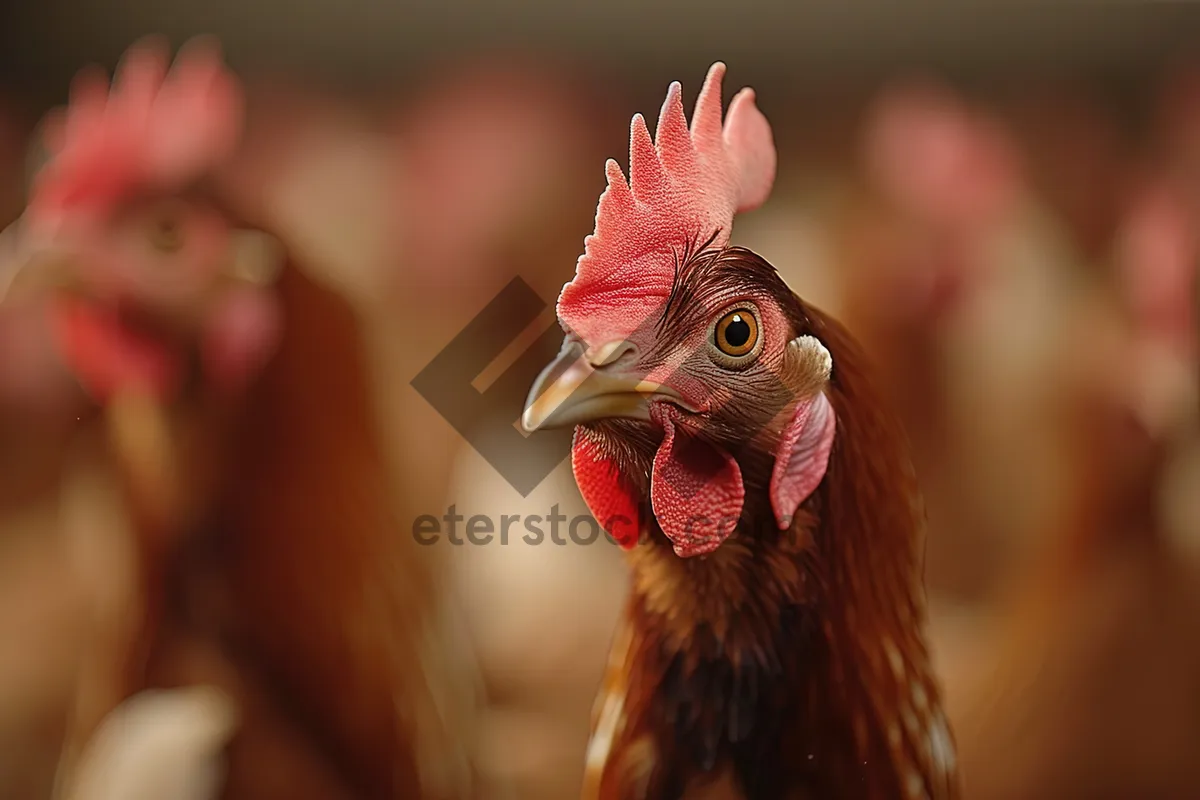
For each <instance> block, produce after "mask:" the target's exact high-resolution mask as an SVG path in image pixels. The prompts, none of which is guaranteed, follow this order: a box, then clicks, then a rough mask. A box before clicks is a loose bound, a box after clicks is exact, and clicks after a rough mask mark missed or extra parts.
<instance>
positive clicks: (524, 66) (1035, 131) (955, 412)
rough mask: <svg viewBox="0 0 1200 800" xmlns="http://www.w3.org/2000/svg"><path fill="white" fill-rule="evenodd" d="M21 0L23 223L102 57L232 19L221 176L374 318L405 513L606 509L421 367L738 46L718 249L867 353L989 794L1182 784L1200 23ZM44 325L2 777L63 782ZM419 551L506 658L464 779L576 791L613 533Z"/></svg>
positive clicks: (14, 58) (974, 762)
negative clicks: (764, 131)
mask: <svg viewBox="0 0 1200 800" xmlns="http://www.w3.org/2000/svg"><path fill="white" fill-rule="evenodd" d="M3 13H4V14H5V15H7V17H8V18H7V19H3V20H0V38H2V39H3V41H2V42H0V218H2V219H3V222H4V224H7V223H8V222H10V221H12V220H13V219H15V218H16V217H17V215H18V214H19V213H20V211H21V209H22V204H23V198H24V193H25V188H26V180H27V176H28V167H29V165H30V157H31V156H30V154H31V153H32V152H33V146H34V143H35V142H34V137H35V134H36V130H37V128H36V126H37V122H38V120H39V119H40V118H41V116H42V114H43V113H44V112H46V111H47V110H48V109H49V108H51V107H52V106H54V105H57V104H60V103H62V102H63V101H64V100H65V98H66V91H67V87H68V85H69V83H70V80H71V77H72V75H73V74H74V73H75V72H76V71H77V70H78V69H79V68H80V67H82V66H84V65H85V64H88V63H91V62H97V63H100V64H102V65H104V66H106V67H108V68H110V69H111V67H112V66H113V65H114V64H115V62H116V60H117V59H118V57H119V56H120V54H121V52H123V51H124V49H125V48H126V47H127V46H128V45H129V44H130V43H132V42H133V41H134V40H136V39H138V38H140V37H141V36H142V35H144V34H146V33H151V32H156V33H163V34H166V35H167V36H169V37H170V38H171V40H172V42H173V43H175V44H179V43H181V42H182V41H183V40H184V39H185V38H187V37H188V36H190V35H192V34H195V33H211V34H215V35H216V36H217V37H218V38H219V39H220V41H221V43H222V44H223V46H224V49H225V51H226V53H227V55H228V58H229V60H230V62H231V64H232V65H233V66H234V67H235V68H236V69H237V70H238V71H239V72H240V73H241V74H242V75H243V76H244V78H245V79H246V81H247V85H248V89H249V92H250V102H251V105H250V127H249V132H248V135H247V138H246V141H245V143H244V147H243V152H242V153H241V154H240V156H239V165H240V169H239V170H238V173H237V183H238V186H239V187H240V188H239V190H240V191H242V192H245V193H246V194H247V196H251V197H253V198H255V201H256V202H258V203H259V204H261V205H262V206H263V207H267V208H269V209H271V215H272V219H273V220H275V223H274V224H275V228H276V230H275V231H274V232H276V233H277V235H279V236H281V238H283V239H284V240H285V241H286V242H287V243H288V246H289V247H290V248H291V249H293V251H294V252H297V253H300V254H301V255H302V257H303V258H302V260H303V262H304V263H305V264H306V265H307V268H308V269H310V270H312V271H313V273H314V277H315V278H317V279H318V280H319V281H321V282H323V283H326V284H327V285H329V286H332V287H334V288H336V290H337V291H338V292H340V293H342V294H344V295H345V297H346V298H348V299H349V300H350V301H351V302H352V304H353V305H354V306H355V308H356V310H357V311H358V312H359V315H360V316H359V318H360V320H361V323H362V325H363V328H364V330H365V331H366V332H367V333H368V339H369V342H370V345H371V373H372V375H371V377H372V379H373V382H374V386H375V387H376V390H377V394H378V408H379V410H380V415H381V417H382V419H383V423H384V428H385V431H386V437H387V444H388V449H389V452H390V453H391V454H392V455H393V456H394V460H395V463H396V471H397V474H398V475H400V476H402V477H400V478H397V480H396V493H397V498H398V500H397V502H398V505H401V506H403V507H404V508H405V509H406V511H405V513H406V514H409V515H410V518H415V515H417V514H432V515H434V516H439V517H440V516H442V515H443V514H444V513H446V510H447V509H448V508H449V507H450V506H452V505H453V506H455V507H456V508H457V509H458V511H459V513H461V514H464V515H465V516H471V515H472V514H487V515H490V516H491V517H492V518H493V519H498V518H499V517H500V515H502V514H522V515H527V514H541V515H548V514H550V513H552V507H553V506H555V505H557V506H559V508H560V509H561V511H562V513H564V514H566V515H568V516H573V515H575V514H578V513H584V507H583V505H582V501H581V500H580V498H579V496H578V493H577V491H576V489H575V486H574V482H573V480H572V477H571V474H570V469H569V466H568V465H567V464H566V463H564V464H562V465H560V467H559V469H558V470H557V471H556V472H554V473H553V474H552V475H551V476H550V477H549V478H547V479H546V481H544V482H543V483H542V484H541V485H540V486H539V487H538V488H537V489H535V490H534V491H533V492H532V493H531V494H530V495H529V496H528V497H522V496H521V495H520V493H518V492H517V491H516V490H514V489H513V488H512V487H511V486H509V484H508V483H507V482H506V481H505V480H504V479H503V478H502V477H501V476H500V475H499V474H498V473H496V471H495V470H493V469H492V468H491V467H490V466H489V465H488V463H487V462H486V461H485V460H484V459H483V458H481V457H480V456H479V455H478V454H477V453H476V452H475V451H474V450H472V449H471V447H470V446H469V445H467V444H466V442H465V441H464V439H463V437H462V436H460V435H459V433H457V432H456V431H455V430H454V428H453V427H452V426H451V425H450V424H449V423H447V422H446V421H445V420H444V419H443V418H442V417H441V416H440V415H439V414H438V413H437V411H436V410H435V409H434V408H432V407H431V406H430V405H429V404H428V403H427V402H426V401H425V400H424V399H422V398H421V397H420V396H419V395H418V394H417V393H416V392H415V391H414V390H413V389H412V388H411V386H410V381H411V380H412V379H413V377H414V376H415V375H416V374H417V373H418V372H419V371H420V370H421V369H422V368H423V367H424V366H425V365H426V364H428V363H429V362H430V360H432V359H433V358H434V356H436V355H437V353H438V352H439V351H440V350H441V349H442V348H443V347H445V346H446V345H447V344H448V343H449V342H450V340H451V339H452V338H453V337H454V336H455V335H456V334H457V333H458V332H459V331H461V330H462V329H463V328H464V327H465V326H466V325H467V323H468V322H470V321H471V320H472V319H473V318H474V317H475V315H476V314H478V313H479V312H480V310H482V309H483V308H484V306H486V305H487V303H488V302H489V301H490V300H491V299H492V298H493V297H494V296H495V295H496V294H497V293H498V292H499V291H500V290H501V289H502V288H503V287H504V286H505V285H506V284H507V283H508V282H509V281H510V280H512V279H513V278H514V277H518V276H519V277H521V278H522V279H524V280H525V281H526V282H528V283H529V284H530V285H531V286H532V287H533V288H534V289H535V290H536V291H537V292H538V293H539V294H540V296H541V297H542V298H543V299H544V300H546V302H547V303H548V304H550V305H552V302H553V300H554V298H555V296H556V294H557V291H558V289H559V287H560V286H561V285H562V283H563V282H565V281H566V280H569V279H570V277H571V275H572V274H573V267H574V262H575V259H576V257H577V256H578V255H579V253H580V252H581V249H582V240H583V237H584V235H585V234H587V233H589V232H590V231H591V229H592V222H593V216H594V213H595V203H596V199H597V197H598V196H599V193H600V191H601V190H602V189H603V187H604V175H603V169H602V165H603V162H604V159H605V158H606V157H608V156H615V157H617V158H618V160H619V161H620V162H621V163H622V164H623V165H625V164H626V163H627V155H626V154H627V147H628V138H627V137H628V125H629V118H630V116H631V115H632V114H633V113H634V112H635V111H642V112H644V113H646V114H647V116H649V117H653V115H654V113H655V112H656V110H657V108H658V107H659V105H660V104H661V101H662V96H663V92H664V90H665V88H666V86H667V84H668V82H669V81H671V80H675V79H678V80H680V81H682V82H683V86H684V97H685V105H686V106H687V108H688V109H689V113H690V107H691V104H692V102H694V98H695V95H696V92H697V91H698V89H699V86H700V84H701V82H702V80H703V77H704V73H705V70H706V69H707V67H708V65H709V64H710V63H711V62H712V61H714V60H718V59H719V60H723V61H725V62H726V63H727V64H728V66H729V73H728V77H727V79H726V84H727V89H726V99H727V100H728V98H729V97H730V96H731V95H732V93H733V92H734V91H736V90H737V89H738V88H739V87H741V86H743V85H749V86H753V87H754V88H755V89H756V90H757V93H758V98H759V105H760V107H761V108H762V109H763V111H764V112H765V113H766V115H767V116H768V118H769V119H770V120H771V122H772V124H773V126H774V131H775V139H776V145H777V147H778V150H779V157H780V162H779V177H778V182H777V184H776V189H775V192H774V195H773V197H772V199H771V200H770V201H769V202H768V204H767V205H766V207H765V208H763V209H762V210H760V211H758V212H755V213H753V214H750V215H746V216H745V217H742V218H739V220H738V222H737V226H736V230H735V233H734V241H735V242H736V243H739V244H743V245H746V246H748V247H750V248H752V249H754V250H756V251H758V252H760V253H761V254H763V255H764V256H765V257H767V258H768V259H769V260H770V261H772V262H773V263H774V264H775V265H776V266H777V267H778V268H779V270H780V272H781V273H782V274H783V275H784V276H785V277H786V278H787V280H788V281H789V283H790V284H791V285H792V287H793V288H794V289H795V290H796V291H797V292H798V293H799V294H800V295H801V296H802V297H804V298H806V299H807V300H809V301H811V302H813V303H814V304H816V305H818V306H820V307H823V308H825V309H827V310H829V311H832V312H834V313H835V314H836V315H838V316H839V317H840V318H841V319H843V321H845V322H846V323H847V324H848V325H849V326H850V327H851V328H852V329H853V330H854V331H855V332H856V333H857V334H858V335H859V337H860V338H861V340H862V341H863V342H864V344H865V345H866V347H867V348H868V350H869V351H871V353H872V354H873V355H874V356H875V357H876V359H877V361H878V362H879V365H880V377H881V380H882V382H883V385H884V388H885V391H886V393H887V394H888V395H889V396H890V398H891V400H892V402H893V404H894V405H895V406H896V408H897V409H898V410H899V411H900V412H901V414H902V416H903V418H904V421H905V423H906V425H907V426H908V432H909V435H910V437H911V439H912V442H913V446H914V451H915V455H916V462H917V470H918V473H919V476H920V478H921V480H922V483H923V486H924V488H925V493H926V500H927V505H928V509H929V516H930V533H929V541H928V544H927V554H926V564H927V566H926V579H927V585H928V590H929V596H930V607H931V615H932V618H933V638H934V644H935V654H936V657H937V659H938V667H939V669H940V670H941V673H942V676H943V680H944V681H945V684H946V686H947V692H948V697H949V703H950V706H951V708H950V710H951V716H952V718H953V719H954V722H955V725H956V728H957V735H958V739H959V745H960V749H961V754H960V759H961V762H962V766H963V769H964V771H965V774H966V777H967V780H968V783H969V786H970V788H971V792H970V796H972V797H980V798H983V797H997V798H1006V797H1007V798H1015V797H1035V796H1048V797H1066V796H1072V797H1131V796H1145V797H1161V798H1192V797H1200V765H1198V764H1197V763H1195V762H1197V761H1200V759H1196V758H1195V756H1197V755H1198V754H1200V625H1197V624H1196V620H1197V619H1198V618H1200V495H1197V488H1198V487H1200V445H1198V440H1197V429H1196V424H1195V423H1196V412H1197V388H1198V381H1197V353H1198V350H1197V347H1198V345H1197V328H1196V319H1197V318H1196V314H1197V307H1198V305H1200V303H1198V296H1200V293H1198V288H1197V281H1196V267H1197V258H1198V250H1197V247H1198V244H1200V242H1198V241H1197V235H1198V231H1200V225H1198V223H1200V35H1198V34H1197V31H1200V5H1193V4H1183V3H1180V4H1138V5H1134V4H1129V5H1126V6H1122V7H1114V6H1111V5H1107V4H1105V5H1101V4H1079V3H1042V4H1036V5H1035V4H1021V5H1019V6H1012V5H1010V4H1003V3H986V4H972V6H971V7H970V8H969V9H968V8H966V7H963V6H959V7H954V8H952V7H949V6H948V5H947V6H945V7H943V8H941V9H940V10H938V9H937V8H936V7H935V6H922V7H920V8H915V7H907V6H903V5H900V4H889V3H885V2H866V3H855V4H853V9H852V10H851V9H850V8H848V7H846V6H845V5H844V4H843V5H835V4H806V5H803V6H796V7H794V8H792V9H786V8H784V7H783V5H782V4H776V3H768V2H759V1H757V0H755V1H753V2H742V3H737V4H734V3H713V2H707V1H706V2H694V3H678V2H660V3H654V4H649V5H646V4H641V3H632V2H628V1H627V0H621V1H620V2H610V3H608V4H604V5H601V4H595V5H589V6H583V5H579V6H576V5H574V4H557V3H550V2H545V1H544V0H530V1H529V2H520V3H515V2H514V3H495V4H489V3H482V2H469V3H468V2H456V3H436V4H435V3H385V2H366V1H365V0H356V2H333V0H292V2H288V3H282V2H265V1H264V2H259V3H253V4H235V3H234V2H232V0H220V2H206V3H200V2H181V0H159V1H158V2H153V3H151V2H142V1H141V0H138V2H128V3H123V4H120V6H119V7H117V6H113V5H112V4H105V3H98V2H92V1H91V0H72V2H66V1H65V0H44V2H42V3H39V4H22V5H20V6H16V5H11V6H10V7H9V8H7V9H6V10H5V12H3ZM1193 57H1195V59H1196V60H1193ZM551 322H552V310H550V309H549V308H548V309H547V311H546V312H545V313H544V314H543V315H542V317H541V318H540V320H539V322H538V323H537V324H536V325H534V326H532V335H531V337H528V340H529V341H530V342H532V340H533V338H536V335H537V334H538V333H540V332H541V331H542V330H544V329H545V328H546V327H548V326H549V325H550V324H551ZM44 326H45V322H44V320H43V319H42V318H41V317H40V316H39V315H37V314H23V315H21V314H15V313H11V312H3V313H0V796H4V797H22V798H23V797H31V798H36V797H40V796H45V795H44V793H43V794H39V792H44V789H43V788H42V787H44V786H45V785H46V780H47V779H46V775H47V771H48V770H52V764H53V759H54V753H55V748H56V746H57V738H56V737H58V736H60V735H61V733H60V728H61V716H62V708H63V702H64V700H63V698H64V697H65V695H66V691H67V690H66V687H67V685H68V684H69V682H70V681H71V680H72V678H71V676H72V675H74V670H75V668H76V665H77V663H78V660H79V658H80V657H81V656H80V650H79V647H78V645H77V644H76V642H77V640H78V639H79V636H80V631H79V630H78V628H79V625H80V622H79V619H80V617H79V614H78V611H79V608H80V606H81V604H83V603H85V602H86V601H85V600H84V599H83V596H82V595H81V593H80V591H79V590H78V587H77V586H76V585H75V583H74V582H73V579H72V573H71V572H70V570H69V569H67V568H66V567H65V566H64V558H63V555H62V554H63V552H64V550H65V548H67V547H68V545H67V544H66V543H65V542H64V539H63V537H62V536H61V535H60V533H59V531H60V529H61V528H62V527H63V524H64V523H63V519H64V514H65V512H64V511H63V503H62V501H61V494H60V492H59V488H58V487H59V484H60V477H61V474H62V471H63V464H64V462H65V461H67V460H69V458H70V450H69V443H70V441H71V437H72V430H73V426H74V423H75V421H76V416H77V415H76V410H75V408H76V405H75V404H76V403H77V398H76V397H75V396H74V394H73V390H72V388H71V387H70V385H69V382H68V381H64V380H63V379H62V367H61V366H60V365H59V363H58V361H57V358H56V356H55V354H54V351H53V348H52V346H51V344H50V343H49V339H48V335H47V333H46V331H45V330H43V328H44ZM312 379H313V380H314V381H319V380H321V379H322V376H321V375H313V376H312ZM515 402H516V404H517V405H516V406H515V407H514V409H513V419H516V417H517V414H518V411H519V402H520V399H519V398H517V399H516V400H515ZM432 549H433V550H434V551H436V561H437V562H438V567H437V568H438V569H439V570H441V571H442V575H441V581H442V585H444V586H446V587H450V589H451V591H450V594H451V595H452V602H453V603H455V604H456V605H458V606H459V607H460V608H461V611H462V614H463V619H464V620H465V626H466V630H467V631H468V633H469V636H468V639H469V643H467V644H464V650H463V654H462V658H463V659H468V658H475V659H477V660H478V665H479V668H480V670H481V672H482V676H483V685H484V697H485V703H484V708H483V713H482V714H481V715H480V717H479V720H478V726H477V728H478V729H477V731H475V732H474V733H473V734H472V736H473V739H472V742H471V747H472V748H473V750H474V752H475V755H476V757H477V758H478V761H479V763H480V765H481V770H482V772H483V777H484V786H483V788H482V789H481V794H480V796H481V797H500V796H513V797H521V798H529V799H531V800H534V799H536V798H547V799H548V800H561V798H565V797H570V796H572V795H573V794H575V793H576V792H577V791H578V787H579V784H580V780H581V776H582V768H583V753H584V747H585V744H586V739H587V730H588V718H589V713H590V708H591V704H592V699H593V697H594V695H595V692H596V690H597V686H598V684H599V680H600V676H601V673H602V671H603V668H604V663H605V658H606V653H607V649H608V645H609V638H610V636H611V633H612V630H613V626H614V625H615V623H616V620H617V617H618V614H619V613H620V611H621V606H622V602H623V600H624V597H625V591H626V587H625V581H626V572H625V568H624V565H623V563H622V561H621V558H620V555H619V553H618V552H617V550H616V548H615V547H612V546H611V545H609V544H607V543H606V542H605V541H603V540H600V541H599V542H598V543H597V544H593V545H591V546H578V545H575V544H571V543H570V541H569V540H568V541H567V543H566V544H563V545H558V544H554V543H552V542H549V541H546V542H544V543H543V544H541V545H539V546H536V547H534V546H528V545H526V544H525V543H523V542H522V541H521V540H520V538H519V537H513V538H512V539H511V540H510V542H509V543H508V544H506V545H501V544H500V543H499V542H498V541H494V542H493V543H491V544H490V545H486V546H454V545H452V544H451V543H449V542H448V541H446V540H445V539H443V540H442V541H440V542H439V543H438V544H437V545H435V546H433V548H432ZM472 654H473V655H472ZM501 787H505V788H503V789H502V788H501ZM504 791H507V792H510V794H504V793H503V792H504ZM1038 793H1040V794H1038Z"/></svg>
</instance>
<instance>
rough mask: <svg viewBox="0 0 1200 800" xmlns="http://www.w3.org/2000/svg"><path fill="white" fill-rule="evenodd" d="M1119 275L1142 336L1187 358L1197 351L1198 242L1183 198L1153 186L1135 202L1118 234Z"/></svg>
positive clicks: (1162, 187)
mask: <svg viewBox="0 0 1200 800" xmlns="http://www.w3.org/2000/svg"><path fill="white" fill-rule="evenodd" d="M1119 247H1120V254H1119V268H1120V270H1121V273H1120V277H1121V279H1122V281H1123V282H1124V286H1125V290H1126V292H1127V295H1128V297H1129V298H1130V302H1131V303H1132V305H1133V312H1134V315H1135V322H1136V324H1137V325H1138V327H1139V328H1140V330H1141V332H1142V333H1144V334H1147V335H1150V336H1151V337H1154V338H1156V339H1157V340H1159V341H1160V342H1162V343H1163V344H1165V345H1166V346H1168V347H1170V348H1171V349H1173V350H1175V351H1176V352H1179V353H1180V354H1181V355H1188V356H1190V355H1191V354H1193V353H1194V352H1195V349H1196V338H1195V337H1196V309H1195V305H1194V304H1195V297H1196V284H1197V261H1198V258H1200V240H1198V239H1197V237H1196V234H1195V230H1194V226H1193V224H1192V219H1191V215H1190V213H1189V210H1188V208H1187V206H1186V204H1185V203H1184V201H1183V199H1182V198H1181V197H1180V196H1179V195H1178V194H1177V193H1175V192H1174V191H1172V190H1171V189H1170V188H1168V187H1166V186H1163V185H1152V186H1150V187H1148V188H1147V189H1145V190H1144V191H1143V192H1142V193H1141V194H1140V195H1139V196H1138V197H1137V198H1136V199H1135V201H1134V204H1133V207H1132V209H1131V211H1130V213H1129V216H1128V218H1127V219H1126V221H1125V225H1124V228H1123V230H1122V231H1121V234H1120V241H1119Z"/></svg>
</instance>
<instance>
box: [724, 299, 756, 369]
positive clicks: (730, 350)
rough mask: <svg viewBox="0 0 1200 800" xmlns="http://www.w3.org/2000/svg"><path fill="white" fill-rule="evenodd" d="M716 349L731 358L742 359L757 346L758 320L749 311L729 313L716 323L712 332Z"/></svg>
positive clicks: (740, 310) (741, 309) (742, 309)
mask: <svg viewBox="0 0 1200 800" xmlns="http://www.w3.org/2000/svg"><path fill="white" fill-rule="evenodd" d="M713 339H714V343H715V344H716V345H717V349H718V350H720V351H721V352H722V353H724V354H725V355H727V356H730V357H731V358H742V357H744V356H747V355H749V354H750V353H753V352H754V349H755V347H757V346H758V319H757V318H755V316H754V313H753V312H751V311H750V310H749V309H745V308H739V309H738V310H736V311H730V312H729V313H728V314H726V315H725V316H723V317H721V319H720V320H718V321H717V327H716V329H715V330H714V331H713Z"/></svg>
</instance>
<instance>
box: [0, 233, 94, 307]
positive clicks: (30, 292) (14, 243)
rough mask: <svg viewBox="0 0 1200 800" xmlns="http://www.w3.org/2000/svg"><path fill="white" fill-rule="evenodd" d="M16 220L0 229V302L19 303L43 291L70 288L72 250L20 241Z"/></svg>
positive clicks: (73, 278) (73, 279)
mask: <svg viewBox="0 0 1200 800" xmlns="http://www.w3.org/2000/svg"><path fill="white" fill-rule="evenodd" d="M19 222H20V221H19V220H18V221H17V222H14V223H13V224H12V225H10V226H9V227H8V228H6V229H5V230H3V231H0V304H6V303H19V302H22V301H27V300H33V299H36V298H39V297H43V296H45V294H46V293H47V292H53V291H56V290H71V289H74V288H76V287H77V285H78V281H77V278H76V273H75V270H74V268H73V258H72V253H70V252H69V251H68V250H67V249H66V248H63V247H57V246H55V245H53V244H42V245H34V244H31V243H29V242H26V241H23V240H22V237H21V234H20V232H19V231H18V230H17V225H18V224H19Z"/></svg>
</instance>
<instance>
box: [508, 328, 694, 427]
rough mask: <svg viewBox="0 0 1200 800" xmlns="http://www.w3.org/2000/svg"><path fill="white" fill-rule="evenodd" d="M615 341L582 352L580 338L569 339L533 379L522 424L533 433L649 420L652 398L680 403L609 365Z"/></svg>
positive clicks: (666, 390)
mask: <svg viewBox="0 0 1200 800" xmlns="http://www.w3.org/2000/svg"><path fill="white" fill-rule="evenodd" d="M619 344H620V343H610V344H607V345H604V346H602V347H599V348H593V350H591V351H588V352H587V353H585V352H584V349H583V344H582V343H581V342H579V341H578V340H577V339H572V338H568V339H567V341H566V342H564V343H563V349H562V350H561V351H560V352H559V354H558V357H557V358H555V359H554V361H552V362H551V363H550V365H549V366H547V367H546V368H545V369H544V370H542V373H541V374H540V375H538V377H537V380H536V381H534V383H533V388H532V389H530V391H529V399H528V400H526V402H525V413H524V414H523V415H522V417H521V426H522V427H523V428H524V429H525V430H526V431H528V432H529V433H533V432H534V431H537V430H541V429H543V428H565V427H568V426H571V425H578V424H580V423H583V422H591V421H594V420H598V419H609V418H613V417H620V418H624V419H640V420H649V419H650V404H651V403H652V402H654V401H656V400H658V401H668V402H674V403H677V404H680V405H682V400H681V398H680V396H679V394H678V393H677V392H675V391H674V390H672V389H671V388H669V387H667V386H664V385H662V384H659V383H655V382H653V381H648V380H645V378H644V376H642V375H638V374H636V373H632V372H629V371H628V370H622V369H619V368H616V365H610V364H608V363H607V362H608V361H609V360H610V357H611V356H612V355H613V353H614V352H615V351H616V345H619Z"/></svg>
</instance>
